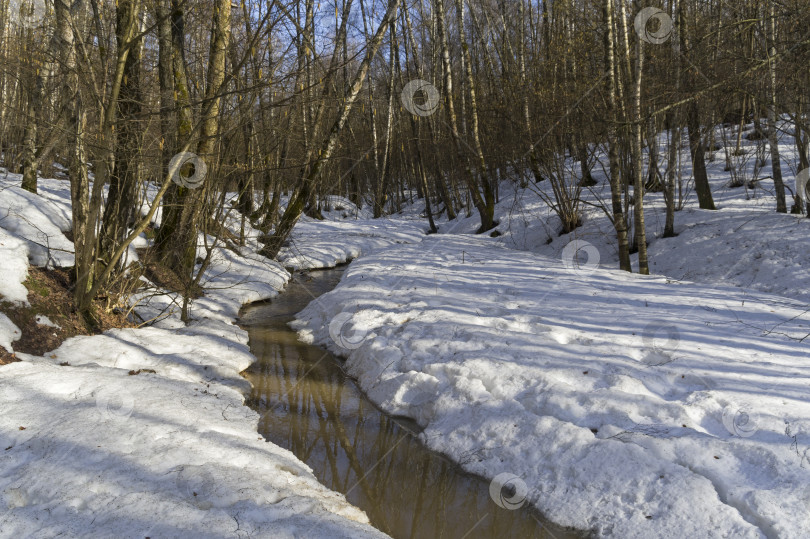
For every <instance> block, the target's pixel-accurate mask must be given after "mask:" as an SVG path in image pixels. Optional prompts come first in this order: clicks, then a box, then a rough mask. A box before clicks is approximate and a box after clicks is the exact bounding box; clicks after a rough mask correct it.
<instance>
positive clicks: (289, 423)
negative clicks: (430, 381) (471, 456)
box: [240, 268, 576, 539]
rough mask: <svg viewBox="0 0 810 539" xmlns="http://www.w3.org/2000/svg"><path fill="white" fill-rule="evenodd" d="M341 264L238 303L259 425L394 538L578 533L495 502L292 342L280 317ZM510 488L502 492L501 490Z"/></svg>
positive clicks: (337, 364) (287, 316)
mask: <svg viewBox="0 0 810 539" xmlns="http://www.w3.org/2000/svg"><path fill="white" fill-rule="evenodd" d="M342 272H343V270H342V269H341V268H337V269H332V270H323V271H316V272H311V273H306V274H296V276H295V277H294V278H293V280H292V281H291V282H290V284H289V285H288V286H287V289H286V290H285V291H284V292H283V293H282V294H280V295H279V296H278V297H277V298H275V299H274V300H273V301H272V302H269V303H268V302H265V303H259V304H254V305H250V306H248V307H246V308H245V309H243V312H242V313H241V318H240V324H241V325H242V326H243V327H244V328H245V329H246V330H247V331H248V332H249V335H250V348H251V351H252V353H253V354H254V355H255V356H256V357H257V358H258V361H257V362H256V363H255V364H254V365H253V366H251V367H250V369H248V370H247V371H246V372H245V375H246V377H247V379H248V380H249V381H250V382H251V384H252V386H253V389H252V391H251V394H250V397H249V399H248V405H249V406H250V407H251V408H253V409H254V410H256V411H257V412H258V413H259V414H261V420H260V422H259V432H260V434H262V435H263V436H264V437H265V438H266V439H268V440H269V441H271V442H273V443H275V444H277V445H280V446H282V447H285V448H287V449H289V450H291V451H292V452H293V453H295V455H296V456H297V457H298V458H300V459H301V460H303V461H304V462H306V463H307V464H308V465H309V466H310V467H311V468H312V469H313V471H314V473H315V475H316V477H317V478H318V480H319V481H321V482H322V483H323V484H325V485H326V486H327V487H329V488H331V489H333V490H336V491H339V492H342V493H344V494H345V495H346V498H347V499H348V501H349V502H350V503H352V504H354V505H356V506H357V507H359V508H361V509H362V510H364V511H365V512H366V513H367V514H368V517H369V519H370V520H371V523H372V525H374V526H375V527H376V528H378V529H380V530H382V531H384V532H385V533H387V534H389V535H391V536H393V537H395V538H411V537H447V538H463V537H476V538H478V537H481V538H489V537H492V538H495V537H499V538H500V537H550V538H556V539H562V538H563V537H576V535H573V534H571V533H570V532H567V531H565V530H562V529H560V528H558V527H555V526H553V525H551V524H549V523H547V522H545V521H543V520H542V519H540V517H539V516H538V515H537V514H536V513H534V512H533V511H532V510H531V509H529V508H528V507H526V506H524V507H522V508H521V509H518V510H513V511H512V510H507V509H503V508H501V507H499V506H498V505H496V504H495V503H494V502H493V501H492V499H491V498H490V494H489V487H490V484H489V482H488V481H484V480H482V479H480V478H478V477H475V476H471V475H469V474H466V473H464V472H463V471H462V470H461V469H460V468H459V467H458V466H456V465H455V464H453V463H452V462H450V461H449V460H447V459H445V458H444V457H443V456H441V455H439V454H437V453H434V452H431V451H429V450H427V449H426V448H425V447H424V446H423V445H422V444H421V443H420V442H419V441H418V439H417V437H416V436H415V435H414V432H415V429H416V427H415V425H414V424H413V423H411V422H410V421H408V420H400V419H398V418H392V417H390V416H388V415H386V414H384V413H382V412H381V411H379V410H378V409H377V408H376V407H375V406H374V405H373V404H372V403H371V402H370V401H368V400H367V399H366V398H365V396H364V395H363V394H362V392H361V391H360V390H359V389H358V387H357V386H356V385H355V383H354V382H353V381H352V380H351V378H349V377H348V376H347V375H346V374H345V373H344V372H343V371H342V370H341V360H340V359H338V358H336V357H335V356H333V355H332V354H331V353H329V352H327V351H326V350H324V349H323V348H320V347H317V346H312V345H308V344H304V343H301V342H299V341H298V338H297V335H296V333H295V331H293V330H291V329H290V328H289V327H288V326H287V323H288V322H289V321H290V320H292V318H293V316H294V315H295V314H296V313H297V312H299V311H300V310H302V309H303V308H304V307H305V306H306V305H307V304H308V303H309V302H310V301H312V300H313V299H314V298H315V297H317V296H318V295H320V294H322V293H325V292H327V291H329V290H331V289H332V288H333V287H334V286H335V285H337V283H338V281H339V280H340V276H341V275H342ZM507 495H508V493H507Z"/></svg>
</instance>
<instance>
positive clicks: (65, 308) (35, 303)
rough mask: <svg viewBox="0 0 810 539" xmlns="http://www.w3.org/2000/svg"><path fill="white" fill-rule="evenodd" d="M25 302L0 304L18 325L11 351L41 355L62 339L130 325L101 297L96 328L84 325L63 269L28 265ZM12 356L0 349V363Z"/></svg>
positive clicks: (97, 307) (14, 359) (56, 345)
mask: <svg viewBox="0 0 810 539" xmlns="http://www.w3.org/2000/svg"><path fill="white" fill-rule="evenodd" d="M23 284H25V287H26V288H27V289H28V303H29V304H30V305H27V306H24V307H21V306H19V305H15V304H12V303H9V302H2V303H0V311H2V312H3V313H5V314H6V316H8V317H9V318H10V319H11V321H12V322H14V324H15V325H16V326H17V327H18V328H20V331H21V332H22V336H21V337H20V339H19V340H17V341H15V342H14V343H13V346H14V350H15V352H22V353H25V354H33V355H37V356H41V355H44V354H46V353H47V352H49V351H51V350H54V349H55V348H58V347H59V345H61V344H62V343H63V342H64V341H65V340H66V339H69V338H70V337H75V336H77V335H93V334H97V333H101V332H104V331H106V330H108V329H112V328H121V327H134V326H135V324H133V323H132V322H130V321H129V320H127V318H126V316H125V315H124V314H123V313H116V312H109V311H107V310H106V309H105V307H106V304H105V302H104V300H103V299H100V300H98V301H97V303H96V313H97V315H98V322H99V324H98V328H95V329H91V328H89V327H88V326H87V324H86V323H85V322H84V320H83V319H82V317H81V316H79V314H78V313H77V312H76V309H75V308H74V306H73V296H72V292H71V289H70V274H69V273H68V270H66V269H61V268H60V269H54V270H46V269H43V268H35V267H29V268H28V279H26V281H25V283H23ZM11 361H16V358H15V357H14V356H13V355H12V354H9V353H8V352H6V351H5V350H3V349H2V348H0V365H2V364H5V363H10V362H11Z"/></svg>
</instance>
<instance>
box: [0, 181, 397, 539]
mask: <svg viewBox="0 0 810 539" xmlns="http://www.w3.org/2000/svg"><path fill="white" fill-rule="evenodd" d="M15 182H17V185H18V183H19V176H14V175H8V177H7V178H5V179H4V180H2V181H1V182H0V183H2V185H1V186H0V187H2V191H0V212H3V213H2V215H3V216H5V219H3V220H0V251H2V252H1V253H0V272H1V273H2V274H3V276H4V279H3V280H2V281H0V294H2V298H0V299H2V300H3V301H10V302H14V303H24V302H25V300H26V297H27V291H26V289H25V286H24V285H23V284H22V283H23V281H24V280H25V279H26V277H27V268H28V262H29V260H30V262H31V263H32V264H35V265H43V266H44V265H46V264H47V265H57V266H61V265H69V264H72V256H71V257H67V256H62V255H60V254H59V253H55V252H54V251H53V250H51V251H50V252H49V251H48V250H47V249H44V247H43V245H50V246H51V247H53V246H54V245H61V246H62V248H64V252H69V251H72V245H67V244H65V242H68V243H69V241H68V240H67V238H66V237H65V236H64V234H62V232H64V231H66V230H69V228H70V222H69V217H70V212H69V207H70V206H69V191H68V190H67V189H66V185H67V184H66V182H63V181H59V180H47V179H41V180H39V188H40V196H36V195H31V194H30V193H27V192H25V191H23V190H21V189H19V187H18V186H17V185H15ZM22 216H25V217H24V218H23V217H22ZM66 220H67V221H66ZM225 223H226V226H229V228H231V230H234V229H235V230H238V219H236V218H234V217H233V216H228V217H227V218H226V219H225ZM234 227H235V228H234ZM352 230H354V229H352ZM247 232H248V238H247V240H248V241H247V243H248V245H247V246H246V247H244V248H239V247H237V246H234V245H229V244H218V245H216V246H214V247H213V250H212V257H211V265H210V266H209V267H208V269H207V271H206V272H205V274H204V276H203V279H202V283H203V285H204V286H205V287H206V293H205V296H204V297H202V298H199V299H197V300H195V301H194V302H193V303H192V305H191V309H190V313H191V318H192V320H191V322H190V323H189V324H188V325H187V326H186V325H184V324H183V323H182V322H180V321H179V319H178V317H177V309H176V308H175V309H174V310H173V311H172V310H171V309H170V310H169V311H168V312H167V313H164V314H163V319H162V320H161V322H160V323H158V324H155V325H154V326H153V327H146V328H141V329H119V330H111V331H108V332H106V333H104V334H103V335H97V336H92V337H74V338H72V339H69V340H67V341H65V342H64V343H63V344H62V346H60V347H59V348H58V349H56V350H54V351H52V352H49V353H48V354H46V355H45V356H42V357H35V356H31V355H27V354H22V353H19V352H18V353H17V356H18V358H20V359H21V360H22V361H21V362H19V363H13V364H11V365H6V366H3V367H2V368H0V409H2V410H3V414H0V537H28V536H39V537H45V536H57V535H66V536H72V537H77V536H81V537H118V536H133V537H137V536H140V537H148V536H151V537H167V536H169V537H230V536H246V537H247V536H261V537H298V536H306V537H329V538H331V537H383V536H384V535H383V534H382V533H380V532H379V531H377V530H375V529H374V528H372V527H371V526H369V525H368V518H367V516H366V515H365V513H363V512H362V511H361V510H359V509H357V508H355V507H353V506H352V505H351V504H349V503H348V502H347V501H346V499H345V497H344V496H343V495H341V494H338V493H336V492H333V491H330V490H329V489H327V488H326V487H324V486H323V485H321V484H320V483H318V481H317V480H316V479H315V476H314V475H313V473H312V470H311V469H310V468H309V467H308V466H307V465H306V464H304V463H303V462H301V461H300V460H299V459H298V458H297V457H295V455H293V454H292V453H290V452H289V451H287V450H284V449H282V448H280V447H278V446H276V445H274V444H272V443H269V442H266V441H264V440H263V438H262V437H261V436H259V435H258V433H257V425H258V421H259V416H258V414H257V413H256V412H254V411H252V410H251V409H250V408H248V407H246V406H244V400H245V392H246V391H247V390H248V389H249V385H248V382H247V381H246V380H245V379H244V378H242V376H240V374H239V373H240V372H241V371H243V370H244V369H246V368H247V367H248V366H249V365H250V364H251V363H253V361H255V358H254V357H253V356H252V355H251V354H250V351H249V348H248V346H247V333H246V332H244V331H243V330H242V329H240V328H239V327H237V326H235V325H234V323H233V321H234V319H235V317H236V316H237V313H238V311H239V308H240V307H241V306H242V305H243V304H244V303H248V302H251V301H255V300H259V299H264V298H268V297H273V296H275V295H276V294H278V292H279V291H280V290H281V289H282V288H283V287H284V285H285V284H286V282H287V281H288V280H289V278H290V274H289V273H288V272H287V270H285V269H284V267H282V266H281V265H280V264H279V263H277V262H275V261H270V260H268V259H266V258H264V257H261V256H259V255H257V254H255V252H256V250H257V247H258V245H257V243H256V238H257V237H258V234H259V232H258V231H256V230H253V229H252V228H250V229H249V230H248V231H247ZM333 232H334V231H333ZM346 234H347V235H348V236H352V234H351V233H350V232H346ZM390 236H391V237H390V238H389V239H380V238H378V237H373V236H372V235H371V234H369V238H370V239H367V240H363V239H362V237H361V236H358V237H347V238H346V239H345V241H342V238H341V236H340V235H338V236H333V243H334V242H337V245H338V246H339V245H341V244H345V245H346V246H347V247H345V248H341V247H337V248H336V247H335V246H333V245H327V244H326V243H324V244H323V245H315V246H312V247H306V249H307V252H308V253H311V255H312V256H313V258H314V259H315V260H327V261H328V260H330V258H331V257H333V256H335V257H338V258H342V259H343V260H346V259H348V258H349V257H351V256H354V255H355V254H356V253H357V252H361V251H362V252H366V251H370V250H371V249H373V248H375V247H379V246H382V245H388V244H390V243H391V242H393V241H395V239H396V238H398V237H400V236H401V235H400V234H398V233H397V232H396V231H395V230H393V227H392V230H391V232H390ZM46 240H47V241H46ZM209 240H210V238H209ZM209 243H210V242H209ZM146 245H147V240H146V239H145V238H139V239H138V246H141V247H143V246H146ZM327 248H328V256H327V255H326V253H324V252H322V251H323V250H325V249H327ZM341 249H342V251H341ZM201 252H202V253H203V256H204V254H205V250H204V248H203V247H202V246H201ZM29 253H30V257H29ZM63 254H64V253H63ZM130 255H131V257H132V258H130V260H133V259H135V256H136V255H135V253H134V250H133V251H132V252H131V253H130ZM289 264H290V265H293V266H295V261H291V262H289ZM307 265H308V266H316V265H317V263H316V262H313V261H312V260H310V261H309V262H308V263H307ZM133 300H134V301H135V302H136V305H135V310H136V312H138V313H139V315H140V316H141V317H142V318H144V319H149V318H150V317H152V315H154V314H156V313H159V312H160V311H161V310H162V309H163V308H165V307H167V306H168V307H171V306H173V305H174V306H175V307H176V305H177V298H176V297H175V296H173V295H171V294H166V293H165V292H163V291H158V290H152V291H151V292H150V293H144V294H139V295H137V296H136V297H135V298H133ZM37 321H38V323H40V324H43V325H53V323H52V322H50V320H48V319H47V317H44V316H40V317H39V318H38V319H37ZM17 338H19V329H18V328H16V327H15V326H14V324H13V323H12V322H11V321H10V320H9V319H8V318H7V317H6V315H5V314H2V313H0V346H3V347H4V348H5V349H6V350H7V351H9V352H12V351H13V341H15V340H16V339H17Z"/></svg>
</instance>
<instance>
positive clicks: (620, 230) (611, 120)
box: [602, 0, 632, 271]
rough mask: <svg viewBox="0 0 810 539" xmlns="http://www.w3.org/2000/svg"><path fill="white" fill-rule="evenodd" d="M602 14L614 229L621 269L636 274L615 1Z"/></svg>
mask: <svg viewBox="0 0 810 539" xmlns="http://www.w3.org/2000/svg"><path fill="white" fill-rule="evenodd" d="M602 13H603V16H604V19H605V27H606V30H605V36H604V48H605V67H606V69H607V72H608V76H607V77H605V93H606V94H607V96H608V100H607V108H608V110H607V116H608V128H607V139H608V162H609V167H610V195H611V205H612V209H613V226H614V228H615V229H616V240H617V243H618V249H619V268H620V269H622V270H624V271H632V266H631V265H630V245H629V242H628V240H627V219H626V218H625V215H624V205H623V203H622V178H621V173H620V171H621V166H620V165H619V152H618V148H617V141H616V124H617V122H618V117H617V114H616V56H615V50H614V41H615V39H614V31H613V0H604V3H603V5H602Z"/></svg>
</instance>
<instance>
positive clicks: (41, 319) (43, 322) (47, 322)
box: [34, 314, 60, 329]
mask: <svg viewBox="0 0 810 539" xmlns="http://www.w3.org/2000/svg"><path fill="white" fill-rule="evenodd" d="M34 321H35V322H36V323H37V324H39V325H40V326H48V327H50V328H57V329H59V328H60V326H59V324H55V323H54V322H52V321H51V319H50V318H48V317H47V316H45V315H44V314H38V315H36V316H35V317H34Z"/></svg>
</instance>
